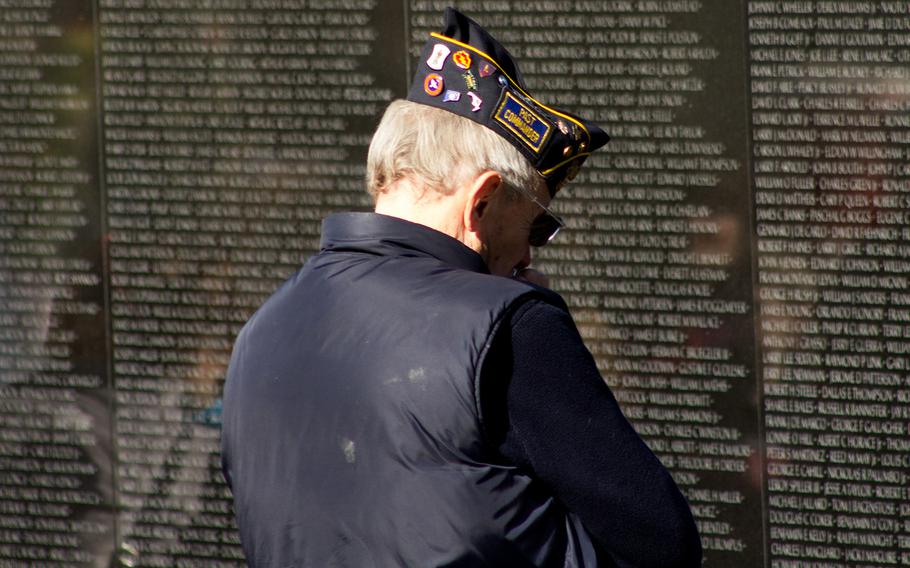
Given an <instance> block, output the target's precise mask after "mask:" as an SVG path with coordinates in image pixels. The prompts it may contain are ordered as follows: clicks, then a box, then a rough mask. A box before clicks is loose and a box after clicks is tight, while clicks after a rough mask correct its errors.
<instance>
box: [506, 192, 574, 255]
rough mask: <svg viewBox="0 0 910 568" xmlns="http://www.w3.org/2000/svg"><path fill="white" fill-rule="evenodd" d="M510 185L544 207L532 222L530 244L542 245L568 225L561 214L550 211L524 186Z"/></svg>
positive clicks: (529, 235)
mask: <svg viewBox="0 0 910 568" xmlns="http://www.w3.org/2000/svg"><path fill="white" fill-rule="evenodd" d="M510 187H513V188H514V189H515V190H516V191H518V193H520V194H522V195H524V196H525V197H527V198H528V199H530V200H531V201H533V202H534V203H535V204H537V206H538V207H540V208H541V209H543V212H542V213H541V214H540V215H538V216H537V217H535V218H534V220H533V221H532V222H531V231H530V232H529V233H528V244H530V245H531V246H532V247H542V246H544V245H545V244H547V243H548V242H550V241H551V240H553V237H555V236H556V234H557V233H559V230H560V229H562V228H563V227H565V226H566V224H565V223H564V222H563V220H562V219H561V218H560V217H559V215H557V214H556V213H553V212H552V211H550V209H549V208H548V207H547V206H546V205H544V204H543V203H541V202H540V201H538V200H537V198H536V197H535V196H534V194H533V193H531V192H530V191H528V190H527V189H525V188H524V187H515V186H510Z"/></svg>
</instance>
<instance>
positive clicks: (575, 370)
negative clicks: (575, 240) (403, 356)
mask: <svg viewBox="0 0 910 568" xmlns="http://www.w3.org/2000/svg"><path fill="white" fill-rule="evenodd" d="M510 324H511V325H503V326H502V327H501V329H500V331H499V332H498V334H497V336H496V337H495V338H494V343H493V345H492V348H491V350H490V352H489V355H488V358H487V361H486V362H485V365H484V369H483V375H482V379H481V384H482V389H483V390H482V394H481V401H482V408H483V414H484V423H485V425H486V428H487V433H488V437H489V441H490V442H491V443H492V444H493V445H494V446H496V447H497V448H498V449H499V452H500V454H502V456H503V457H504V458H505V459H506V460H508V461H510V462H512V463H513V464H515V465H516V466H518V467H519V468H521V469H523V470H525V471H527V472H528V473H529V474H530V475H531V476H533V477H535V478H537V479H539V480H540V481H542V482H543V483H545V484H546V485H548V486H549V487H550V489H551V490H552V491H553V493H554V495H555V496H556V497H557V499H559V500H560V501H561V502H562V503H563V504H564V505H565V506H566V508H568V509H569V510H570V511H572V512H574V513H575V514H576V515H578V517H579V518H580V519H581V521H582V523H583V524H584V526H585V528H587V529H588V531H589V532H590V534H591V536H592V537H593V538H594V540H595V541H596V543H597V544H598V547H599V549H600V550H599V554H600V555H607V556H609V559H610V561H611V562H612V563H613V564H615V565H616V566H618V567H620V568H626V567H633V566H634V567H636V568H647V567H660V568H672V567H696V566H700V565H701V542H700V539H699V536H698V531H697V529H696V526H695V522H694V520H693V518H692V514H691V512H690V510H689V506H688V504H687V503H686V500H685V498H684V497H683V496H682V494H681V493H680V491H679V489H678V488H677V486H676V484H675V483H674V481H673V479H672V478H671V477H670V474H669V472H667V470H666V469H665V468H664V467H663V465H662V464H661V463H660V461H659V460H658V459H657V457H656V456H654V454H653V453H652V452H651V450H650V449H648V447H647V446H646V445H645V443H644V442H643V441H642V439H641V438H640V437H639V436H638V434H637V433H636V432H635V431H634V430H633V429H632V426H631V425H630V424H629V422H628V421H627V420H626V418H625V417H624V416H623V414H622V412H621V411H620V409H619V406H618V404H617V402H616V399H615V398H614V397H613V393H612V392H610V389H609V388H608V387H607V385H606V383H605V382H604V381H603V379H602V378H601V376H600V372H599V371H598V370H597V366H596V364H595V362H594V358H593V357H592V356H591V353H590V352H589V351H588V350H587V348H586V347H585V346H584V343H583V341H582V339H581V336H580V335H579V333H578V330H577V328H576V327H575V323H574V322H573V321H572V318H571V316H570V315H569V314H568V313H567V312H566V311H564V310H562V309H560V308H557V307H555V306H551V305H549V304H547V303H545V302H541V301H531V302H528V303H526V304H524V305H522V306H521V307H520V308H519V309H518V310H516V311H515V312H514V313H512V315H511V321H510ZM503 377H508V380H507V381H503V379H502V378H503Z"/></svg>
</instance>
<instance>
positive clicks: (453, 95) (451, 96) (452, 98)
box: [442, 89, 461, 103]
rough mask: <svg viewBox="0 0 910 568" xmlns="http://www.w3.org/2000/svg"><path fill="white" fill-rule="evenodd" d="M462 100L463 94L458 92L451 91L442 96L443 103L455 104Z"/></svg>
mask: <svg viewBox="0 0 910 568" xmlns="http://www.w3.org/2000/svg"><path fill="white" fill-rule="evenodd" d="M459 100H461V93H459V92H458V91H453V90H451V89H449V90H447V91H446V92H445V94H444V95H442V102H444V103H454V102H457V101H459Z"/></svg>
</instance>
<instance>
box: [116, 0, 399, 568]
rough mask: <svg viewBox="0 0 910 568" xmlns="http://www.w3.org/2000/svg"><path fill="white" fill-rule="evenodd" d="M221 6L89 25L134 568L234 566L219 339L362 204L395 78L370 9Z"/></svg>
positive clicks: (166, 6) (172, 8) (124, 493)
mask: <svg viewBox="0 0 910 568" xmlns="http://www.w3.org/2000/svg"><path fill="white" fill-rule="evenodd" d="M223 4H224V6H223V7H221V8H219V9H212V8H210V7H205V6H204V5H202V6H200V7H198V8H186V3H185V2H180V1H173V2H156V3H154V7H152V4H148V5H146V4H144V3H139V4H136V3H134V2H115V1H109V2H106V3H105V5H104V9H102V10H101V11H100V14H99V26H98V29H99V35H100V47H101V54H102V55H101V82H100V83H101V96H102V100H103V117H104V131H103V156H104V172H105V174H104V185H105V192H106V194H107V215H108V219H109V223H110V232H109V241H110V283H111V287H110V295H111V296H110V309H111V334H112V343H113V350H112V355H111V357H112V363H113V377H112V380H113V388H114V392H115V394H116V401H117V404H116V412H115V433H114V443H115V449H116V451H117V473H118V487H117V489H118V491H117V495H118V505H119V513H118V518H117V520H118V529H119V535H120V539H121V542H122V544H123V547H124V550H123V554H124V555H127V554H132V555H134V557H135V559H136V560H137V561H138V562H139V563H140V565H142V564H146V563H148V565H152V564H153V563H154V564H156V565H166V566H172V565H175V563H179V562H181V561H183V560H185V559H196V560H195V561H198V562H204V563H205V565H207V566H209V565H216V564H218V563H231V562H239V561H240V559H241V558H242V554H241V551H240V549H239V546H238V542H237V537H236V532H235V531H234V529H233V517H232V513H231V509H230V503H229V493H228V490H227V487H226V486H225V485H224V483H223V481H222V478H221V471H220V466H219V449H218V446H219V429H218V424H219V417H220V414H219V407H218V397H219V394H220V392H221V384H222V379H223V377H224V370H225V367H226V365H227V361H228V357H229V355H230V348H231V345H232V343H233V338H234V337H235V335H236V334H237V331H238V330H239V329H240V326H241V325H242V324H243V322H244V321H246V319H247V318H248V317H249V316H250V315H251V314H252V312H253V310H254V309H255V308H256V307H257V306H258V305H259V304H261V303H262V301H263V300H264V299H265V298H266V297H267V296H268V294H270V293H271V292H272V291H273V290H274V288H275V287H276V286H277V285H278V284H279V283H280V282H281V281H283V280H284V279H285V278H287V277H288V276H289V275H290V274H291V273H292V272H293V271H294V270H295V269H296V268H297V267H298V266H299V265H300V264H301V262H302V259H304V258H305V257H306V256H307V255H309V254H311V253H313V252H315V251H316V250H317V249H318V243H319V228H320V220H321V219H322V217H324V216H325V215H326V214H327V213H328V212H330V211H332V210H336V209H347V208H352V207H358V208H362V207H366V206H368V202H369V200H368V197H367V195H366V194H365V193H364V191H363V182H362V178H363V168H364V166H363V161H364V157H365V150H364V149H365V147H366V145H367V144H368V143H369V137H370V134H371V132H372V129H373V120H374V117H376V116H377V115H378V114H379V113H380V112H381V109H382V108H383V107H384V105H385V103H387V102H388V101H389V100H391V99H392V90H391V87H392V86H395V87H398V86H400V85H401V83H402V81H403V79H402V76H401V74H399V75H397V76H395V75H393V76H388V75H385V74H384V73H383V71H382V69H383V68H384V61H383V59H382V58H383V56H384V54H385V50H386V49H389V47H388V46H386V47H385V48H383V49H377V45H378V44H379V43H380V42H383V43H385V42H388V40H387V38H382V37H381V36H380V31H379V30H378V29H377V28H376V27H375V22H376V21H377V20H378V19H381V20H383V21H387V22H388V21H394V16H393V17H387V16H385V15H384V14H383V13H382V11H381V10H374V9H372V8H371V7H370V5H369V3H363V6H362V7H361V8H360V9H354V8H352V7H351V5H350V3H344V2H338V3H333V2H320V3H318V7H317V6H315V5H311V3H308V2H306V1H305V0H300V1H298V2H284V3H281V6H280V7H278V6H275V7H268V6H260V7H257V6H256V4H255V3H247V2H230V3H223ZM336 4H337V5H336ZM352 24H357V25H356V27H354V28H352V27H351V25H352ZM391 46H392V49H393V50H394V43H392V44H391ZM399 51H400V50H399ZM393 83H394V84H393ZM202 559H204V561H203V560H202Z"/></svg>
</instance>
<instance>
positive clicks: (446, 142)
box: [367, 100, 544, 201]
mask: <svg viewBox="0 0 910 568" xmlns="http://www.w3.org/2000/svg"><path fill="white" fill-rule="evenodd" d="M486 170H492V171H496V172H499V174H500V175H501V176H502V178H503V181H504V182H505V183H506V185H509V186H512V187H524V188H527V189H529V190H531V191H532V192H534V193H538V192H543V191H544V190H543V187H544V179H543V178H542V177H541V176H540V175H539V174H538V173H537V171H536V170H535V169H534V167H533V166H532V165H531V164H530V162H528V160H527V159H526V158H525V157H524V156H522V154H521V153H520V152H519V151H518V150H516V149H515V147H514V146H513V145H512V144H510V143H509V142H508V141H506V140H505V139H503V138H502V136H500V135H498V134H496V133H495V132H493V131H492V130H490V129H488V128H485V127H483V126H481V125H479V124H477V123H475V122H473V121H471V120H468V119H466V118H463V117H461V116H458V115H456V114H453V113H451V112H447V111H445V110H441V109H437V108H433V107H430V106H427V105H422V104H418V103H414V102H410V101H405V100H396V101H393V102H392V103H391V104H390V105H389V107H388V108H387V109H386V112H385V114H384V115H383V117H382V121H380V123H379V126H378V128H377V129H376V133H375V134H374V135H373V140H372V142H371V143H370V151H369V155H368V157H367V190H368V191H369V192H370V195H372V196H373V200H374V201H375V200H377V199H378V198H379V197H380V196H381V195H382V194H384V193H387V192H390V191H394V190H395V188H396V187H395V186H396V183H397V182H398V181H399V180H403V179H406V180H408V181H409V182H410V183H411V184H412V185H413V186H417V187H419V188H420V189H421V191H422V193H423V194H426V195H427V196H428V197H429V196H430V195H429V194H428V193H427V192H434V193H436V194H438V195H450V194H451V193H452V192H454V191H455V189H456V187H458V185H459V184H461V183H464V182H465V181H466V180H468V179H470V178H472V177H474V176H476V175H478V174H479V173H481V172H483V171H486Z"/></svg>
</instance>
